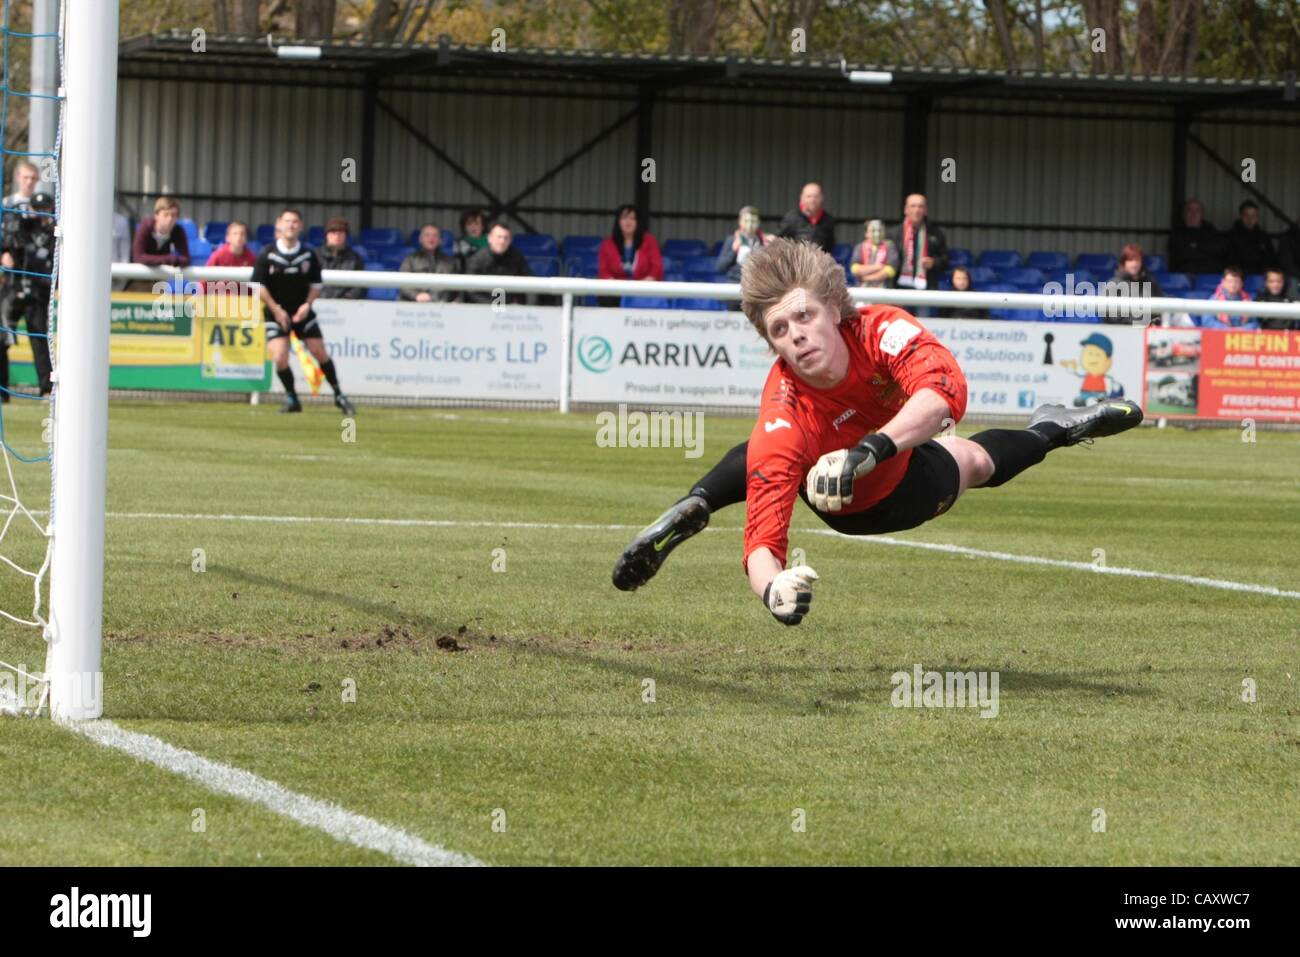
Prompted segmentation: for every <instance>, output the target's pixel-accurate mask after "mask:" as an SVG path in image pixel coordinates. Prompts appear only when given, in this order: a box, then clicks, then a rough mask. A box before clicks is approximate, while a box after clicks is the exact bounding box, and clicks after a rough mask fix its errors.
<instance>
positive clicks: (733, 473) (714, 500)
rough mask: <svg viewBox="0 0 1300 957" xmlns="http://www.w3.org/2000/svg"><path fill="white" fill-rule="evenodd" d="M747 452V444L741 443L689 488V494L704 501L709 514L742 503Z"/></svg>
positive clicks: (745, 478) (745, 479) (745, 481)
mask: <svg viewBox="0 0 1300 957" xmlns="http://www.w3.org/2000/svg"><path fill="white" fill-rule="evenodd" d="M748 452H749V442H747V441H746V442H741V443H740V444H739V445H737V446H736V447H735V448H733V449H732V450H731V451H729V452H728V453H727V454H726V455H724V456H723V457H722V458H721V459H720V460H719V461H718V464H717V465H715V466H713V468H711V469H709V471H708V473H707V474H706V475H705V476H704V477H703V478H701V479H700V480H699V481H698V482H696V483H695V484H694V485H693V486H692V487H691V491H690V493H689V494H690V495H698V496H699V497H700V498H702V499H704V501H705V502H707V503H708V506H709V511H710V512H711V513H712V512H716V511H717V510H718V509H720V508H726V507H727V506H728V505H735V504H736V503H738V502H743V501H744V500H745V486H746V483H747V478H748V477H747V476H746V474H745V468H746V465H745V462H746V456H747V454H748Z"/></svg>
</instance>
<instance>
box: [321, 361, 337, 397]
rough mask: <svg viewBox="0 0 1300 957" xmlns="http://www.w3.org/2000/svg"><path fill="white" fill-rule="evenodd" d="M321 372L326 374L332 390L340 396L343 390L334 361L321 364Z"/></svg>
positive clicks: (326, 379)
mask: <svg viewBox="0 0 1300 957" xmlns="http://www.w3.org/2000/svg"><path fill="white" fill-rule="evenodd" d="M320 371H321V372H323V373H325V381H326V382H328V383H329V384H330V388H331V389H333V390H334V394H335V395H338V394H339V392H341V391H342V390H341V389H339V377H338V374H337V373H336V372H335V371H334V360H333V359H326V360H325V361H324V362H322V363H321V364H320Z"/></svg>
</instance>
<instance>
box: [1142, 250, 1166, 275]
mask: <svg viewBox="0 0 1300 957" xmlns="http://www.w3.org/2000/svg"><path fill="white" fill-rule="evenodd" d="M1142 265H1144V266H1146V267H1147V272H1153V273H1154V272H1164V271H1165V270H1166V269H1168V268H1169V267H1168V266H1166V265H1165V257H1164V256H1157V255H1156V254H1155V253H1147V254H1146V255H1145V256H1143V257H1142Z"/></svg>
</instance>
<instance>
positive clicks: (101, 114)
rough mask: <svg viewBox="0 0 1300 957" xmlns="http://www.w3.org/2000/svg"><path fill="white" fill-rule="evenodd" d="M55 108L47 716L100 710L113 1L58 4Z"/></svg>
mask: <svg viewBox="0 0 1300 957" xmlns="http://www.w3.org/2000/svg"><path fill="white" fill-rule="evenodd" d="M62 21H63V22H62V31H63V58H62V59H63V90H62V92H63V97H64V100H63V112H62V122H61V130H60V147H59V161H60V167H61V170H60V175H59V178H58V181H57V182H58V187H57V198H58V202H57V205H56V212H57V215H58V223H59V252H58V258H57V263H58V313H57V315H58V319H57V325H56V326H55V327H53V328H52V336H54V337H55V338H54V339H53V344H54V350H53V351H54V355H55V361H54V369H55V376H56V378H55V382H54V394H53V397H52V399H51V408H50V412H51V417H52V418H53V420H54V423H53V432H54V435H53V454H52V467H53V475H52V477H51V496H50V524H49V528H50V535H51V539H52V541H51V548H52V550H51V556H50V615H49V624H48V626H47V634H46V639H47V641H48V643H49V645H48V652H47V658H46V668H45V671H46V676H47V678H48V680H49V691H50V699H49V700H50V716H51V717H52V718H55V719H59V720H79V719H89V718H98V717H99V716H100V715H101V714H102V713H103V708H104V702H103V674H102V668H101V650H102V640H103V630H102V629H103V608H104V508H105V494H106V485H107V468H108V338H109V328H110V323H109V301H110V298H109V297H110V293H111V291H112V289H111V276H110V270H111V261H112V251H111V236H112V215H113V167H114V159H115V157H116V155H117V150H116V124H117V37H118V0H64V5H63V17H62Z"/></svg>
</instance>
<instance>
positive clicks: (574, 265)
mask: <svg viewBox="0 0 1300 957" xmlns="http://www.w3.org/2000/svg"><path fill="white" fill-rule="evenodd" d="M564 272H565V275H568V276H581V277H583V278H585V279H595V278H596V250H594V249H592V250H589V251H583V252H580V253H577V254H575V255H572V256H566V257H565V259H564Z"/></svg>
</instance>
